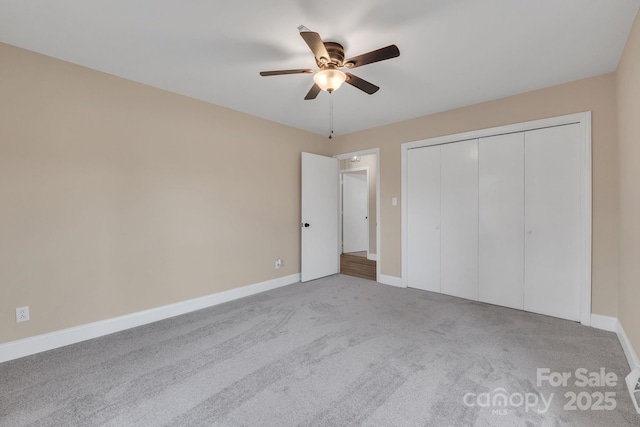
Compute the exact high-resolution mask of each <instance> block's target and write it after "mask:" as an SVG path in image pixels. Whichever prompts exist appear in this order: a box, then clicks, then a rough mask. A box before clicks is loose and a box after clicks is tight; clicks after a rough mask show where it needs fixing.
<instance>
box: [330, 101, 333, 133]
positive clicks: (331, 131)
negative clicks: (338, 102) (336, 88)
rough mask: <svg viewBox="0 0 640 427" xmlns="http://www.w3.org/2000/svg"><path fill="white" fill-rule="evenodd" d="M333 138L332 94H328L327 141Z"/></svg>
mask: <svg viewBox="0 0 640 427" xmlns="http://www.w3.org/2000/svg"><path fill="white" fill-rule="evenodd" d="M332 138H333V94H332V93H331V92H329V139H332Z"/></svg>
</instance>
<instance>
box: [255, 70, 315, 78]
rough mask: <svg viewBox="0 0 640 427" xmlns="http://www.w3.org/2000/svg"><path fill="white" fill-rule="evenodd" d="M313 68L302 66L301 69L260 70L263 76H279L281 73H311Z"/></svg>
mask: <svg viewBox="0 0 640 427" xmlns="http://www.w3.org/2000/svg"><path fill="white" fill-rule="evenodd" d="M310 73H313V70H312V69H310V68H301V69H299V70H278V71H260V75H261V76H279V75H281V74H310Z"/></svg>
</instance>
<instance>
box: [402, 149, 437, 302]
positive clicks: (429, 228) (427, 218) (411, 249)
mask: <svg viewBox="0 0 640 427" xmlns="http://www.w3.org/2000/svg"><path fill="white" fill-rule="evenodd" d="M407 156H408V158H407V168H408V170H407V172H408V180H407V207H408V215H407V222H408V224H407V226H408V227H409V230H411V231H410V232H409V235H408V238H407V245H408V246H407V252H408V253H407V259H408V265H407V285H408V286H410V287H412V288H418V289H424V290H427V291H433V292H440V146H434V147H423V148H417V149H414V150H409V152H408V153H407Z"/></svg>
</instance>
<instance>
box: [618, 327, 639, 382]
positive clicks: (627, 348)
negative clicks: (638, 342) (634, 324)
mask: <svg viewBox="0 0 640 427" xmlns="http://www.w3.org/2000/svg"><path fill="white" fill-rule="evenodd" d="M616 323H617V328H616V333H617V334H618V339H619V340H620V345H622V350H624V355H625V356H627V362H629V367H630V368H631V370H632V371H633V370H634V369H636V368H640V359H638V354H637V353H636V352H635V350H634V348H633V346H632V345H631V341H629V337H627V334H626V333H625V332H624V328H623V327H622V324H621V323H620V321H616Z"/></svg>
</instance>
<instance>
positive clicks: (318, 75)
mask: <svg viewBox="0 0 640 427" xmlns="http://www.w3.org/2000/svg"><path fill="white" fill-rule="evenodd" d="M298 30H299V31H300V35H301V36H302V38H303V39H304V41H305V42H306V43H307V45H308V46H309V48H310V49H311V51H312V52H313V55H314V56H315V58H316V64H318V68H319V70H318V71H317V72H316V70H313V69H311V68H301V69H296V70H278V71H261V72H260V75H261V76H277V75H281V74H311V73H314V72H315V75H314V76H313V82H314V84H313V86H312V87H311V90H309V92H308V93H307V96H305V97H304V99H315V98H316V97H317V96H318V94H319V93H320V91H321V90H325V91H327V92H329V93H331V92H333V91H334V90H336V89H338V88H339V87H340V85H342V83H348V84H350V85H351V86H354V87H356V88H358V89H360V90H361V91H363V92H365V93H368V94H369V95H373V94H374V93H376V92H377V91H378V89H380V88H379V87H378V86H376V85H374V84H373V83H369V82H368V81H366V80H363V79H361V78H360V77H358V76H355V75H353V74H351V73H349V72H345V71H342V70H341V69H342V68H346V69H348V70H350V69H352V68H356V67H361V66H363V65H367V64H372V63H374V62H380V61H384V60H386V59H391V58H396V57H398V56H400V50H399V49H398V46H396V45H394V44H392V45H390V46H387V47H383V48H381V49H377V50H373V51H371V52H368V53H363V54H362V55H358V56H354V57H352V58H349V59H346V60H345V59H344V48H343V47H342V45H341V44H339V43H335V42H323V41H322V39H321V38H320V35H319V34H318V33H315V32H313V31H310V30H309V29H308V28H306V27H305V26H303V25H300V26H299V27H298Z"/></svg>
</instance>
